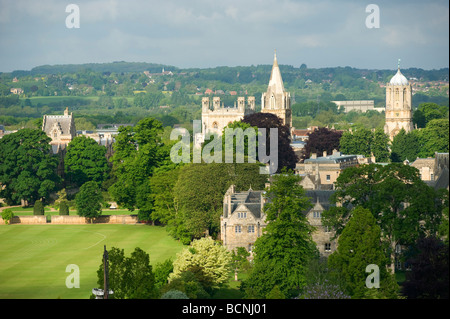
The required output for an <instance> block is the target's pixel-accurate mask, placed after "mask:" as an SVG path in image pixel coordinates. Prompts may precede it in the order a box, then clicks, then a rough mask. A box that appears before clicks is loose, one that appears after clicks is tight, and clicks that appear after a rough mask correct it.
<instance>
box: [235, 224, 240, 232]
mask: <svg viewBox="0 0 450 319" xmlns="http://www.w3.org/2000/svg"><path fill="white" fill-rule="evenodd" d="M234 232H235V233H240V232H241V226H240V225H237V226H234Z"/></svg>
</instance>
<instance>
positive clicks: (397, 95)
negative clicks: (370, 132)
mask: <svg viewBox="0 0 450 319" xmlns="http://www.w3.org/2000/svg"><path fill="white" fill-rule="evenodd" d="M402 128H403V129H404V130H405V131H406V133H408V132H411V131H412V130H413V123H412V89H411V84H409V83H408V80H407V79H406V77H405V76H404V75H403V74H402V73H401V72H400V67H399V68H398V70H397V73H396V74H395V75H394V76H393V77H392V79H391V81H390V82H389V83H387V84H386V124H385V125H384V132H385V133H386V134H387V135H388V136H389V138H390V139H391V141H392V140H393V139H394V136H395V135H397V134H398V132H399V131H400V130H401V129H402Z"/></svg>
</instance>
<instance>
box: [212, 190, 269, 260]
mask: <svg viewBox="0 0 450 319" xmlns="http://www.w3.org/2000/svg"><path fill="white" fill-rule="evenodd" d="M263 207H264V198H263V191H254V190H252V189H249V190H248V191H245V192H236V191H235V186H234V185H231V186H230V187H229V188H228V190H227V192H226V193H225V196H224V200H223V214H222V216H221V217H220V229H221V231H220V237H221V240H222V243H223V245H224V246H225V247H226V248H227V249H229V250H234V249H236V248H237V247H244V248H245V249H247V251H249V252H251V251H252V248H253V245H254V243H255V241H256V239H257V238H258V237H260V236H261V235H262V231H263V229H264V227H265V226H266V222H265V217H266V216H265V214H264V212H263Z"/></svg>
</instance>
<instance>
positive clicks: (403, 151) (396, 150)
mask: <svg viewBox="0 0 450 319" xmlns="http://www.w3.org/2000/svg"><path fill="white" fill-rule="evenodd" d="M418 134H419V133H418V131H415V130H414V131H411V132H409V133H406V132H405V130H404V129H403V128H402V129H401V130H400V131H399V132H398V134H397V135H395V136H394V139H393V141H392V149H391V160H392V162H403V161H405V160H408V161H410V162H413V161H415V160H416V158H417V156H418V155H419V152H420V142H419V135H418ZM433 154H434V153H433Z"/></svg>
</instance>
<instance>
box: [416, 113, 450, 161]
mask: <svg viewBox="0 0 450 319" xmlns="http://www.w3.org/2000/svg"><path fill="white" fill-rule="evenodd" d="M448 132H449V121H448V119H435V120H431V121H429V122H428V123H427V126H426V127H425V128H424V129H422V130H420V131H419V132H418V135H419V138H418V139H419V142H420V145H421V147H420V151H419V154H418V155H419V156H420V157H432V156H434V153H435V152H439V153H448V152H449V133H448Z"/></svg>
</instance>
